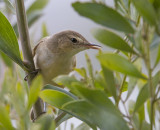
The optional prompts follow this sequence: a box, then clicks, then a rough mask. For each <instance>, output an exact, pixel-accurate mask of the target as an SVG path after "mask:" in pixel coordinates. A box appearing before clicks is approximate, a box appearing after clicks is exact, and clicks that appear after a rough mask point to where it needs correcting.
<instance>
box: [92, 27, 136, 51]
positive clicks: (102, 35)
mask: <svg viewBox="0 0 160 130" xmlns="http://www.w3.org/2000/svg"><path fill="white" fill-rule="evenodd" d="M93 35H94V37H95V38H96V39H97V40H98V41H100V42H101V43H103V44H104V45H107V46H109V47H112V48H115V49H119V50H121V51H125V52H130V53H135V52H134V50H133V49H132V48H131V47H130V46H129V45H128V43H127V42H125V41H124V40H123V39H122V38H121V37H120V36H118V35H117V34H115V33H113V32H111V31H109V30H106V29H94V30H93Z"/></svg>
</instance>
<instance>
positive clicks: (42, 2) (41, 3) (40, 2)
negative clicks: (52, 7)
mask: <svg viewBox="0 0 160 130" xmlns="http://www.w3.org/2000/svg"><path fill="white" fill-rule="evenodd" d="M48 2H49V0H36V1H35V2H34V3H33V4H32V5H31V6H30V7H29V8H28V10H27V14H31V13H33V12H34V11H37V10H42V9H43V8H44V7H45V6H46V5H47V4H48Z"/></svg>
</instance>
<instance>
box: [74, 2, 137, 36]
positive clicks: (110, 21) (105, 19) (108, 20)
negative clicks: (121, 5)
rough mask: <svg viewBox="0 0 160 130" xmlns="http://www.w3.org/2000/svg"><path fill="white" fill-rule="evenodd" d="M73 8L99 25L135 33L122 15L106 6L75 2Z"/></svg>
mask: <svg viewBox="0 0 160 130" xmlns="http://www.w3.org/2000/svg"><path fill="white" fill-rule="evenodd" d="M72 6H73V8H74V9H75V10H76V11H77V12H78V13H79V14H80V15H81V16H84V17H87V18H89V19H91V20H93V21H94V22H96V23H98V24H101V25H104V26H106V27H109V28H112V29H116V30H118V31H122V32H126V33H134V30H133V28H132V26H131V25H130V24H129V22H128V21H127V20H126V19H125V18H124V17H123V16H122V15H120V14H119V13H118V12H117V11H115V10H114V9H112V8H110V7H108V6H105V5H104V4H99V3H80V2H75V3H73V4H72Z"/></svg>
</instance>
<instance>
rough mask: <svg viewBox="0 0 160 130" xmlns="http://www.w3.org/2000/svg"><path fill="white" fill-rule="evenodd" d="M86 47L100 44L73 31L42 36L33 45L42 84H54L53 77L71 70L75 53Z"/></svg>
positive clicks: (74, 63)
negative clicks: (89, 40) (90, 41)
mask: <svg viewBox="0 0 160 130" xmlns="http://www.w3.org/2000/svg"><path fill="white" fill-rule="evenodd" d="M86 49H100V46H99V45H95V44H91V43H89V42H88V41H87V40H86V39H85V38H84V37H83V36H82V35H81V34H79V33H77V32H74V31H69V30H68V31H63V32H60V33H57V34H55V35H53V36H49V37H45V38H43V39H42V40H41V41H40V42H39V43H38V44H37V45H36V46H35V48H34V50H33V56H34V63H35V67H36V69H37V70H40V73H41V74H42V77H43V80H44V84H54V83H53V82H52V79H53V78H55V77H56V76H58V75H62V74H68V73H69V72H71V71H72V70H73V68H74V67H75V66H76V59H75V54H77V53H78V52H80V51H83V50H86Z"/></svg>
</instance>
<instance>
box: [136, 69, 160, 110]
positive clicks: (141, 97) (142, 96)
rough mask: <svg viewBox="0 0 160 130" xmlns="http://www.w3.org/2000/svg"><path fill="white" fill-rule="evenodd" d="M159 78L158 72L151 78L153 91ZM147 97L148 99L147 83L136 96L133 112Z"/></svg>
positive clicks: (159, 73)
mask: <svg viewBox="0 0 160 130" xmlns="http://www.w3.org/2000/svg"><path fill="white" fill-rule="evenodd" d="M159 77H160V71H159V72H157V74H156V75H155V76H154V77H153V78H152V83H153V89H155V88H156V86H157V84H158V83H159ZM149 97H150V89H149V83H148V82H147V83H146V84H145V85H144V86H143V88H142V89H141V90H140V92H139V94H138V97H137V100H136V105H135V108H134V112H136V111H137V110H138V109H139V108H140V107H141V106H142V105H143V104H144V102H145V101H146V100H147V99H148V98H149Z"/></svg>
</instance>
